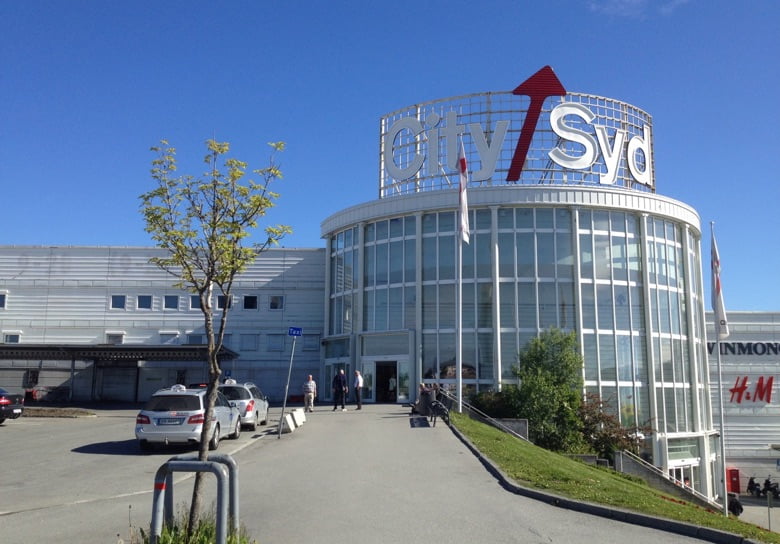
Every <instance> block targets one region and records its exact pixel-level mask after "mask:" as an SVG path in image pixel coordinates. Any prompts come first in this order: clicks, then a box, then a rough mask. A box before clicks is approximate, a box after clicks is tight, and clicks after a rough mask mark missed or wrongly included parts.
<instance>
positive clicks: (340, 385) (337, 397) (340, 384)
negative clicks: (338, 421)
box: [333, 368, 349, 412]
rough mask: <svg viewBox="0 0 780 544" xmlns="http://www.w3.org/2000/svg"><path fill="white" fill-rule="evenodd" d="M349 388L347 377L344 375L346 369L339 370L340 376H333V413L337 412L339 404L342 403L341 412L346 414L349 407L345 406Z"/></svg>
mask: <svg viewBox="0 0 780 544" xmlns="http://www.w3.org/2000/svg"><path fill="white" fill-rule="evenodd" d="M348 392H349V388H348V387H347V376H346V375H345V374H344V369H343V368H342V369H341V370H339V372H338V374H336V375H335V376H333V411H334V412H335V411H336V408H338V405H339V403H341V411H342V412H346V411H347V407H346V406H344V402H345V400H346V398H347V393H348Z"/></svg>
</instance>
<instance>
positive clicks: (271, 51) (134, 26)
mask: <svg viewBox="0 0 780 544" xmlns="http://www.w3.org/2000/svg"><path fill="white" fill-rule="evenodd" d="M778 52H780V2H776V1H775V0H748V1H745V2H737V1H725V0H655V1H653V0H570V1H564V0H549V1H546V2H532V1H518V0H500V1H498V0H497V1H492V0H486V1H482V2H474V1H473V0H448V1H439V0H431V1H420V0H417V1H409V0H395V1H393V2H372V1H366V0H352V1H338V0H331V1H327V2H326V1H320V2H316V1H313V0H310V1H303V0H301V1H294V0H288V1H285V2H281V1H279V2H273V1H260V0H257V1H232V2H220V3H215V2H201V1H192V0H191V1H186V2H185V1H168V2H159V1H134V2H111V1H103V0H93V1H79V0H67V1H66V0H59V1H41V0H26V1H24V2H13V1H10V0H7V1H4V2H0V67H1V69H0V186H1V187H2V202H3V204H4V206H3V209H2V213H1V214H0V244H18V245H28V244H31V245H130V246H139V245H151V241H150V239H149V237H148V235H147V234H146V232H144V229H143V221H142V218H141V215H140V213H139V208H138V204H139V201H138V196H139V195H140V194H141V193H143V192H145V191H148V190H149V189H151V188H152V187H153V185H152V180H151V178H150V176H149V164H150V160H151V159H152V154H151V153H150V152H149V147H150V146H152V145H155V144H156V143H157V142H158V141H159V140H160V139H162V138H165V139H168V140H169V141H170V142H171V143H172V144H173V145H175V146H176V147H177V148H178V150H179V160H180V171H181V172H182V173H192V174H198V173H200V172H201V170H202V163H201V162H200V158H201V157H202V155H203V154H204V146H203V142H204V141H205V140H206V139H208V138H215V139H217V140H220V141H229V142H231V144H232V149H233V152H234V153H233V154H234V155H235V156H236V157H239V158H241V159H243V160H246V161H248V162H249V163H250V166H252V167H257V168H259V167H262V166H264V165H265V164H266V162H267V158H268V155H269V148H268V147H267V146H266V142H269V141H275V140H283V141H285V142H286V143H287V146H288V147H287V151H285V152H284V153H283V154H282V155H281V156H280V157H279V159H280V162H281V166H282V169H283V171H284V179H283V180H282V181H281V182H279V183H278V185H276V190H277V191H278V192H279V193H281V195H282V197H281V199H280V200H279V202H278V206H277V207H276V208H275V209H274V210H272V212H271V213H270V214H269V216H268V220H269V222H271V223H285V224H289V225H291V226H292V227H293V229H294V231H295V232H294V234H293V235H291V236H289V237H288V238H287V239H285V241H284V245H285V246H287V247H322V246H324V241H322V240H321V239H320V222H321V221H322V220H323V219H324V218H326V217H328V216H329V215H331V214H333V213H335V212H337V211H339V210H340V209H342V208H345V207H348V206H351V205H354V204H359V203H362V202H366V201H370V200H373V199H375V198H376V197H377V194H378V169H379V166H378V164H379V118H380V117H381V116H382V115H384V114H386V113H388V112H391V111H394V110H397V109H400V108H404V107H406V106H409V105H411V104H414V103H418V102H427V101H430V100H434V99H439V98H445V97H449V96H457V95H461V94H468V93H477V92H484V91H507V90H512V89H513V88H514V87H516V86H517V85H518V84H519V83H521V82H522V81H524V80H525V79H526V78H528V77H529V76H530V75H531V74H533V73H534V72H536V71H537V70H538V69H539V68H541V67H542V66H545V65H550V66H552V67H553V69H554V70H555V72H556V75H557V76H558V78H559V79H560V80H561V82H562V83H563V84H564V86H565V87H566V89H567V90H570V91H573V92H584V93H591V94H597V95H602V96H607V97H610V98H616V99H618V100H622V101H625V102H628V103H630V104H633V105H635V106H637V107H640V108H642V109H644V110H645V111H647V112H649V113H650V114H651V115H652V116H653V122H654V123H653V124H654V128H653V130H654V134H653V137H654V153H655V168H656V188H657V192H658V193H660V194H663V195H666V196H669V197H672V198H675V199H678V200H681V201H683V202H685V203H687V204H689V205H691V206H693V207H694V208H695V209H696V210H697V211H698V212H699V214H700V216H701V220H702V228H703V231H704V237H703V240H704V241H703V244H702V245H703V249H704V257H705V271H704V276H705V282H706V284H707V288H706V289H707V295H708V296H709V264H708V261H709V232H710V229H709V224H710V222H711V221H714V222H715V223H716V235H717V239H718V246H719V249H720V256H721V261H722V280H723V289H724V295H725V301H726V308H727V309H728V310H774V311H780V289H778V287H777V277H778V270H779V269H780V251H779V249H780V247H779V246H780V243H779V242H778V239H779V237H778V220H777V210H778V208H780V198H779V197H780V177H779V176H778V174H777V156H778V150H780V129H779V127H780V100H778V98H777V93H778V89H780V68H779V67H780V61H778ZM708 309H709V305H708Z"/></svg>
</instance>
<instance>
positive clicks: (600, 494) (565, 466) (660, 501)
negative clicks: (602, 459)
mask: <svg viewBox="0 0 780 544" xmlns="http://www.w3.org/2000/svg"><path fill="white" fill-rule="evenodd" d="M450 417H451V420H452V424H453V425H455V426H456V427H457V428H458V430H459V431H460V432H461V433H463V434H464V435H465V436H466V437H467V438H468V439H469V441H470V442H471V443H472V444H473V445H474V446H475V447H476V448H477V449H478V450H479V451H480V452H482V454H483V455H485V456H486V457H487V458H489V459H490V460H491V461H493V463H494V464H495V465H496V466H498V467H499V468H500V469H501V470H502V471H503V473H504V474H506V475H507V476H508V477H509V478H511V479H512V480H514V481H515V482H517V483H518V484H519V485H522V486H525V487H529V488H533V489H539V490H543V491H547V492H550V493H553V494H555V495H560V496H562V497H569V498H572V499H578V500H582V501H585V502H590V503H597V504H604V505H609V506H614V507H616V508H620V509H623V510H631V511H635V512H641V513H643V514H647V515H652V516H658V517H661V518H666V519H672V520H677V521H683V522H686V523H690V524H693V525H697V526H701V527H709V528H712V529H719V530H722V531H728V532H730V533H735V534H738V535H742V536H744V537H747V538H751V539H753V540H759V541H761V542H767V543H778V544H780V534H778V533H773V532H770V531H767V530H765V529H762V528H760V527H758V526H756V525H752V524H750V523H744V522H742V521H739V519H737V518H734V517H732V516H729V517H728V518H726V517H725V516H724V515H723V513H722V512H711V511H708V510H706V509H704V508H701V507H699V506H697V505H694V504H690V503H685V502H682V501H680V500H679V499H677V498H676V497H670V496H668V495H665V494H664V493H662V492H661V491H658V490H656V489H653V488H651V487H650V486H648V485H647V484H646V483H645V482H644V481H642V480H640V479H639V478H636V477H634V476H628V475H624V474H620V473H618V472H615V471H613V470H608V469H604V468H601V467H595V466H592V465H587V464H585V463H582V462H580V461H576V460H573V459H570V458H568V457H565V456H563V455H559V454H557V453H553V452H550V451H547V450H544V449H542V448H539V447H536V446H534V445H533V444H530V443H528V442H525V441H523V440H518V439H517V438H514V437H513V436H511V435H509V434H507V433H504V432H502V431H500V430H498V429H495V428H494V427H491V426H489V425H485V424H483V423H479V422H477V421H474V420H473V419H471V418H469V417H468V416H467V415H464V414H457V413H452V412H451V413H450Z"/></svg>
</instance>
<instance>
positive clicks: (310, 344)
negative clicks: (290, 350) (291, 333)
mask: <svg viewBox="0 0 780 544" xmlns="http://www.w3.org/2000/svg"><path fill="white" fill-rule="evenodd" d="M319 349H320V335H319V334H304V335H303V351H318V350H319Z"/></svg>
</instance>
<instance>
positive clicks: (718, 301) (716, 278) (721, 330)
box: [710, 231, 729, 340]
mask: <svg viewBox="0 0 780 544" xmlns="http://www.w3.org/2000/svg"><path fill="white" fill-rule="evenodd" d="M710 255H711V259H712V287H711V290H712V311H713V312H715V333H716V334H717V336H718V339H719V340H722V339H724V338H728V336H729V323H728V321H727V320H726V307H725V306H724V304H723V291H722V290H721V284H720V256H719V255H718V244H716V243H715V231H712V247H711V249H710Z"/></svg>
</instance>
